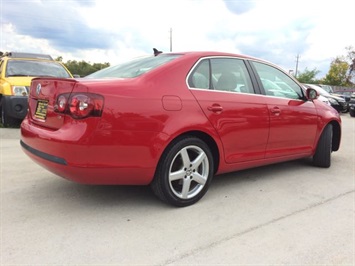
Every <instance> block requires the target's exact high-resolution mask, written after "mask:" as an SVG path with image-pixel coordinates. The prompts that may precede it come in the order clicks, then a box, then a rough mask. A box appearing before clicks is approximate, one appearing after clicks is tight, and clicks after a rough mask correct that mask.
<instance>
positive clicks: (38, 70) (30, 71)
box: [5, 60, 71, 78]
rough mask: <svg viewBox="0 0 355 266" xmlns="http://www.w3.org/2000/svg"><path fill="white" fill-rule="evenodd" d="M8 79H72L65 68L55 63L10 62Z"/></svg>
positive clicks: (7, 68)
mask: <svg viewBox="0 0 355 266" xmlns="http://www.w3.org/2000/svg"><path fill="white" fill-rule="evenodd" d="M5 75H6V77H56V78H71V76H70V75H69V73H68V72H67V71H66V70H65V68H64V67H63V66H62V65H61V64H59V63H58V62H55V61H36V60H9V61H8V62H7V67H6V74H5Z"/></svg>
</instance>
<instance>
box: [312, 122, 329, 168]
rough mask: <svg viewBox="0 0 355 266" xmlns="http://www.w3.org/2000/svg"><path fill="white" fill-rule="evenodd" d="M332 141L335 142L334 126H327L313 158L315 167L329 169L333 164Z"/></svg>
mask: <svg viewBox="0 0 355 266" xmlns="http://www.w3.org/2000/svg"><path fill="white" fill-rule="evenodd" d="M332 140H333V126H332V125H330V124H329V125H327V126H326V127H325V128H324V130H323V132H322V135H321V136H320V138H319V141H318V145H317V149H316V152H315V154H314V156H313V164H314V165H315V166H319V167H324V168H328V167H330V164H331V153H332Z"/></svg>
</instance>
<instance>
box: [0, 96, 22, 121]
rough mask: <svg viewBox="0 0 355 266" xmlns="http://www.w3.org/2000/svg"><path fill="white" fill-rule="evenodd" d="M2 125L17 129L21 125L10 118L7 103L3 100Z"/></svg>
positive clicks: (0, 107)
mask: <svg viewBox="0 0 355 266" xmlns="http://www.w3.org/2000/svg"><path fill="white" fill-rule="evenodd" d="M0 109H1V112H0V113H1V124H2V126H3V127H17V126H18V125H19V124H20V123H19V121H18V120H17V119H15V118H12V117H10V116H8V114H7V113H6V108H5V101H4V100H3V99H2V100H1V106H0Z"/></svg>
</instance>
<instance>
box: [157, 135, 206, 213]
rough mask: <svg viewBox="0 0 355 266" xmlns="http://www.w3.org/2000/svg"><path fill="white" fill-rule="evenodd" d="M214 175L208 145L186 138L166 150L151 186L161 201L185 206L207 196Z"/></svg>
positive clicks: (192, 138)
mask: <svg viewBox="0 0 355 266" xmlns="http://www.w3.org/2000/svg"><path fill="white" fill-rule="evenodd" d="M212 176H213V158H212V153H211V151H210V149H209V147H208V146H207V144H206V143H205V142H203V141H202V140H200V139H198V138H195V137H185V138H183V139H180V140H177V141H175V142H174V143H173V144H172V145H170V146H169V147H168V148H167V149H166V151H165V152H164V154H163V155H162V158H161V161H160V162H159V165H158V168H157V171H156V175H155V177H154V180H153V182H152V184H151V187H152V190H153V191H154V193H155V194H156V195H157V196H158V197H159V198H160V199H161V200H163V201H165V202H167V203H170V204H172V205H175V206H178V207H185V206H189V205H192V204H194V203H195V202H197V201H198V200H200V199H201V198H202V197H203V196H204V194H205V193H206V192H207V190H208V187H209V184H210V182H211V179H212Z"/></svg>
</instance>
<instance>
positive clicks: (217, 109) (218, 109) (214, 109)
mask: <svg viewBox="0 0 355 266" xmlns="http://www.w3.org/2000/svg"><path fill="white" fill-rule="evenodd" d="M207 110H208V111H211V112H214V113H218V112H222V111H223V107H222V106H220V105H219V104H214V105H212V106H208V107H207Z"/></svg>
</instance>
